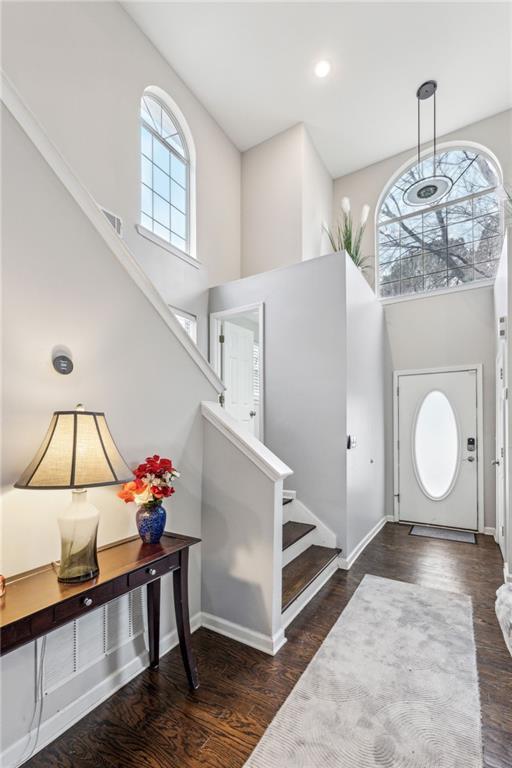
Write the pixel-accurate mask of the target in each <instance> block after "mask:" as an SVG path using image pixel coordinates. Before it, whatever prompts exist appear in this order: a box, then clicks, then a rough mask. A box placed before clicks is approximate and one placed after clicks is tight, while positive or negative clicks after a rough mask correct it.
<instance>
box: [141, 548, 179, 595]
mask: <svg viewBox="0 0 512 768" xmlns="http://www.w3.org/2000/svg"><path fill="white" fill-rule="evenodd" d="M178 566H179V555H178V553H177V552H176V554H174V555H169V556H168V557H163V558H162V559H161V560H157V561H156V563H150V564H149V565H146V566H145V567H144V568H139V569H138V570H137V571H133V573H130V574H129V575H128V585H129V586H130V588H133V587H140V585H141V584H147V582H148V581H152V580H153V579H157V578H158V577H159V576H163V575H164V574H165V573H169V571H173V570H174V569H175V568H178Z"/></svg>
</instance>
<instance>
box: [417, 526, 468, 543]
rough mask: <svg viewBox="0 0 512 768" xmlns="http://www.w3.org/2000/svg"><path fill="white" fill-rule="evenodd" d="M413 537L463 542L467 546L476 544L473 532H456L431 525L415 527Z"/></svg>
mask: <svg viewBox="0 0 512 768" xmlns="http://www.w3.org/2000/svg"><path fill="white" fill-rule="evenodd" d="M410 534H411V536H425V537H426V538H427V539H446V540H447V541H463V542H464V543H465V544H476V539H475V534H474V533H471V531H454V530H453V529H452V528H432V527H430V526H429V525H413V527H412V528H411V530H410Z"/></svg>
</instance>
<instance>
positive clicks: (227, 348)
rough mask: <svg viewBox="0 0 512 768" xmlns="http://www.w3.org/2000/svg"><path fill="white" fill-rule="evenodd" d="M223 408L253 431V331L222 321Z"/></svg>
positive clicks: (254, 414)
mask: <svg viewBox="0 0 512 768" xmlns="http://www.w3.org/2000/svg"><path fill="white" fill-rule="evenodd" d="M222 332H223V336H224V343H223V344H222V355H223V365H222V370H223V380H224V385H225V387H226V391H225V393H224V407H225V409H226V411H227V412H228V413H229V414H230V415H231V416H233V418H235V419H236V420H237V421H238V423H239V424H241V425H242V426H244V427H245V428H246V429H248V430H249V431H250V432H252V434H255V423H256V408H255V403H254V388H253V353H254V333H253V331H251V330H249V329H248V328H243V327H242V326H240V325H236V324H235V323H231V322H229V321H228V320H225V321H224V322H223V328H222Z"/></svg>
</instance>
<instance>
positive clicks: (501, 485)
mask: <svg viewBox="0 0 512 768" xmlns="http://www.w3.org/2000/svg"><path fill="white" fill-rule="evenodd" d="M505 366H506V342H505V341H503V340H501V341H500V342H499V347H498V356H497V358H496V457H495V459H494V460H493V464H494V466H495V468H496V541H497V543H498V546H499V548H500V549H501V554H502V555H503V558H505V519H506V508H507V485H506V472H505V467H506V462H507V445H508V440H507V431H508V430H507V425H508V397H507V394H508V393H507V387H506V386H505V383H506V377H505Z"/></svg>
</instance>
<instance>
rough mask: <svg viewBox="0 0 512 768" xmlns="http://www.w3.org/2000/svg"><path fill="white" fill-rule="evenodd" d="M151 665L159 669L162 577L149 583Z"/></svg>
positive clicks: (152, 667)
mask: <svg viewBox="0 0 512 768" xmlns="http://www.w3.org/2000/svg"><path fill="white" fill-rule="evenodd" d="M147 598H148V634H149V666H150V667H151V669H157V668H158V664H159V662H160V579H155V581H150V582H149V584H148V585H147Z"/></svg>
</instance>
